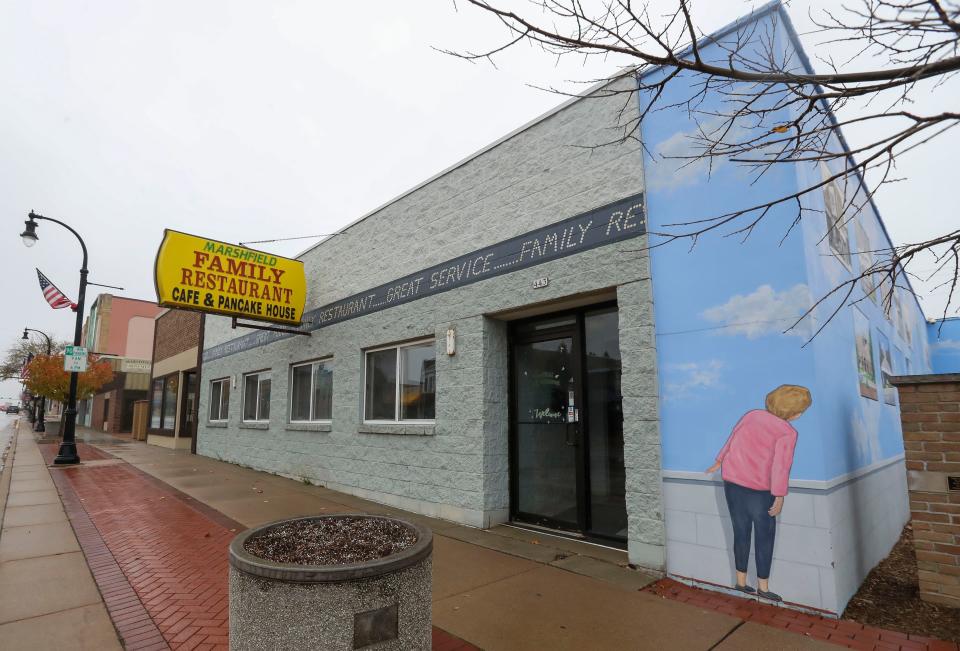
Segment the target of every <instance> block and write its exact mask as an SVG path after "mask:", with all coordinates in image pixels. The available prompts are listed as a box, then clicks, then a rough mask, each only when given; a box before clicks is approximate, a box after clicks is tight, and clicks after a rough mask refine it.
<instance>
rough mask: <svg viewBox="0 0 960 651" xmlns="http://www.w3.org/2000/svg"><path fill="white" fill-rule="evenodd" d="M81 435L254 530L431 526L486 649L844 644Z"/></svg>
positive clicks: (486, 541)
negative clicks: (369, 521)
mask: <svg viewBox="0 0 960 651" xmlns="http://www.w3.org/2000/svg"><path fill="white" fill-rule="evenodd" d="M80 438H81V439H82V440H85V441H86V442H87V443H90V444H93V445H96V446H97V447H99V448H100V449H102V450H104V451H105V452H108V453H110V454H113V455H115V456H116V457H118V458H120V459H122V460H124V461H126V462H128V463H129V464H131V465H132V466H134V467H135V468H137V469H139V470H141V471H143V472H145V473H147V474H149V475H152V476H153V477H155V478H156V479H159V480H160V481H162V482H164V483H165V484H168V485H169V486H171V487H172V488H175V489H177V490H179V491H182V492H183V493H185V494H186V495H188V496H189V497H190V498H192V499H194V500H196V501H197V502H200V503H201V504H203V505H206V506H208V507H210V508H212V509H215V510H216V511H218V512H220V513H222V514H224V515H225V516H227V517H228V518H231V519H232V520H235V521H238V522H239V523H241V524H243V525H245V526H248V527H249V526H255V525H258V524H262V523H264V522H268V521H270V520H276V519H280V518H285V517H291V516H297V515H305V514H316V513H338V512H358V511H362V512H367V513H380V514H393V515H398V516H400V517H405V518H408V519H411V520H416V521H419V522H422V523H424V524H426V525H427V526H429V527H431V528H432V529H433V531H434V534H435V556H434V624H435V625H437V626H439V627H440V628H442V629H444V630H446V631H449V632H450V633H452V634H453V635H455V636H457V637H460V638H462V639H464V640H466V641H468V642H471V643H472V644H475V645H476V646H478V647H480V648H482V649H488V650H499V649H505V650H506V649H524V650H526V649H663V648H674V649H695V650H698V649H712V648H720V649H745V648H750V649H829V648H836V647H833V646H832V645H827V644H824V643H821V642H818V641H815V640H812V639H809V638H806V637H803V636H800V635H795V634H792V633H788V632H786V631H782V630H778V629H774V628H769V627H766V626H760V625H756V624H750V623H744V622H743V621H741V620H740V619H737V618H734V617H729V616H726V615H723V614H719V613H716V612H711V611H707V610H701V609H699V608H694V607H691V606H688V605H685V604H682V603H678V602H675V601H669V600H665V599H662V598H660V597H657V596H655V595H652V594H650V593H649V592H641V591H640V590H641V588H643V587H644V586H646V585H647V584H648V583H649V582H651V581H652V580H654V579H655V578H656V577H653V576H651V575H646V574H644V573H641V572H638V571H635V570H631V569H629V568H627V567H625V565H626V555H625V554H624V553H623V552H621V551H618V550H613V549H609V548H604V547H598V546H595V545H589V544H585V543H581V542H578V541H573V540H568V539H565V538H558V537H554V536H549V535H543V534H539V533H534V532H531V531H527V530H522V529H516V528H512V527H507V526H500V527H496V528H494V529H491V530H489V531H480V530H477V529H472V528H469V527H463V526H460V525H457V524H454V523H450V522H445V521H442V520H436V519H433V518H427V517H423V516H419V515H416V514H411V513H406V512H403V511H400V510H397V509H393V508H390V507H386V506H383V505H380V504H375V503H373V502H369V501H367V500H363V499H360V498H357V497H354V496H350V495H346V494H343V493H337V492H334V491H330V490H327V489H324V488H322V487H318V486H311V485H308V484H305V483H303V482H298V481H295V480H290V479H284V478H281V477H277V476H273V475H268V474H265V473H261V472H257V471H253V470H249V469H246V468H241V467H239V466H236V465H233V464H228V463H223V462H219V461H216V460H212V459H208V458H206V457H200V456H195V455H191V454H189V453H188V452H185V451H172V450H167V449H164V448H159V447H154V446H148V445H145V444H143V443H138V442H132V441H130V440H129V439H123V438H118V437H112V436H108V435H102V434H99V433H96V432H92V431H89V430H83V431H82V432H81V433H80ZM0 590H2V588H0Z"/></svg>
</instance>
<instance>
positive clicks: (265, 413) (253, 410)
mask: <svg viewBox="0 0 960 651" xmlns="http://www.w3.org/2000/svg"><path fill="white" fill-rule="evenodd" d="M243 420H244V421H247V422H258V421H260V422H262V421H268V420H270V372H269V371H259V372H257V373H248V374H247V375H244V376H243Z"/></svg>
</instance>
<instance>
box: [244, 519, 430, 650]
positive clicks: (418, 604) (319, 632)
mask: <svg viewBox="0 0 960 651" xmlns="http://www.w3.org/2000/svg"><path fill="white" fill-rule="evenodd" d="M345 516H346V517H351V518H376V519H380V520H391V521H393V522H397V523H400V524H401V525H403V526H405V527H407V528H408V529H410V530H411V531H413V532H415V533H416V536H417V542H416V543H414V544H413V545H412V546H410V547H408V548H407V549H404V550H403V551H401V552H398V553H396V554H393V555H390V556H386V557H384V558H380V559H376V560H373V561H368V562H365V563H356V564H352V565H294V564H290V563H277V562H273V561H269V560H265V559H263V558H260V557H257V556H254V555H252V554H250V553H249V552H247V551H246V550H245V549H244V545H245V544H246V542H247V540H248V539H249V538H251V537H253V536H256V535H257V534H259V533H262V532H263V531H265V530H267V529H269V528H271V527H274V526H277V525H280V524H283V523H286V522H293V521H296V520H321V519H324V518H336V517H345ZM432 581H433V534H432V533H431V531H430V530H429V529H428V528H426V527H422V526H418V525H416V524H412V523H410V522H406V521H404V520H398V519H396V518H388V517H383V516H373V515H369V516H368V515H362V514H335V515H324V516H313V517H307V518H293V519H291V520H280V521H277V522H271V523H270V524H266V525H264V526H262V527H257V528H255V529H249V530H247V531H245V532H243V533H241V534H239V535H238V536H237V537H236V538H234V539H233V542H232V543H230V649H231V651H243V650H245V649H330V650H340V649H363V648H367V647H370V648H371V649H376V650H377V651H381V650H382V651H387V650H394V649H403V650H407V649H417V650H419V649H429V648H430V644H431V632H432V611H431V597H432Z"/></svg>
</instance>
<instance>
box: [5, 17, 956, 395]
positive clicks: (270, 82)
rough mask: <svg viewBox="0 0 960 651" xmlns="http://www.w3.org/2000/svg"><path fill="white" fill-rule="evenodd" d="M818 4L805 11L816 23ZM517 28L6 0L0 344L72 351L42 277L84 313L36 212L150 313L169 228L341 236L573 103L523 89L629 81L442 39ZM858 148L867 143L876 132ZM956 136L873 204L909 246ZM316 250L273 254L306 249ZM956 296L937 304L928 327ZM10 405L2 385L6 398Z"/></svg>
mask: <svg viewBox="0 0 960 651" xmlns="http://www.w3.org/2000/svg"><path fill="white" fill-rule="evenodd" d="M509 1H510V0H505V2H507V3H509ZM653 4H654V5H662V6H664V7H669V6H672V5H673V0H655V2H653ZM760 4H761V3H756V2H749V1H744V0H710V1H709V2H706V1H704V0H701V1H700V2H699V3H695V4H694V11H695V14H694V16H695V18H696V19H697V21H698V22H699V24H700V25H701V27H702V29H703V30H704V31H705V32H709V31H712V30H715V29H717V28H719V27H722V26H723V25H724V24H726V23H728V22H730V21H731V20H733V19H735V18H736V17H738V16H740V15H744V14H746V13H749V11H750V9H751V8H752V7H755V6H760ZM823 4H829V3H828V2H826V1H824V2H814V3H813V5H814V7H816V6H820V5H823ZM810 5H811V3H810V2H800V1H798V0H795V1H794V2H793V3H792V5H791V7H790V13H791V16H792V17H793V19H794V21H795V23H796V24H797V26H798V28H799V29H800V30H801V31H804V30H805V29H806V28H807V26H808V22H807V19H806V14H807V9H808V7H810ZM502 34H503V32H502V28H500V26H499V25H498V24H497V23H496V22H495V21H491V20H490V18H489V17H488V16H486V15H485V14H483V13H481V12H479V11H478V10H476V9H474V8H472V7H469V6H466V5H465V3H463V2H461V3H459V11H456V10H455V8H454V4H453V2H451V1H449V0H432V1H427V0H423V1H417V2H395V1H393V2H391V1H389V0H380V1H371V2H364V3H359V2H341V3H331V2H316V1H315V0H307V1H299V2H298V1H287V0H272V1H270V2H263V1H256V2H253V1H248V0H230V1H229V2H228V1H227V0H205V1H203V2H196V1H191V2H186V1H184V0H165V1H163V2H160V1H157V0H154V1H150V2H146V1H136V0H102V1H98V2H77V1H76V0H65V1H61V2H57V1H53V0H33V1H31V2H17V1H15V0H3V1H2V2H0V216H2V219H0V223H3V224H6V225H7V226H6V233H5V234H4V236H3V237H2V238H0V259H2V264H3V269H4V277H5V278H7V284H6V286H5V294H6V296H5V301H4V303H5V304H6V305H7V308H6V309H5V310H3V313H2V315H0V344H2V345H3V346H4V347H6V346H7V345H8V343H12V342H13V340H14V339H15V338H16V337H18V336H19V334H20V332H21V331H22V328H23V327H24V326H29V327H33V328H38V329H42V330H45V331H46V332H48V333H50V334H51V335H54V336H56V337H58V338H61V339H71V338H72V333H73V314H72V313H71V312H70V311H69V310H57V311H54V310H51V309H50V308H49V307H48V306H47V304H46V303H45V302H44V300H43V298H42V296H41V294H40V290H39V287H38V285H37V279H36V275H35V272H34V267H39V268H40V269H41V270H42V271H43V272H44V273H45V274H46V275H47V276H49V277H50V278H51V279H52V280H53V281H54V282H55V283H56V284H57V285H58V286H59V287H60V288H61V289H62V290H63V291H64V292H65V293H67V294H68V295H69V296H70V297H71V298H73V299H76V291H77V290H76V287H77V281H78V275H77V270H78V269H79V266H80V251H79V247H78V246H77V244H76V242H75V240H74V239H73V237H72V236H71V235H70V234H69V233H68V232H66V231H64V230H63V229H60V228H59V227H55V226H54V225H52V224H42V225H41V227H40V229H39V236H40V242H39V243H38V244H37V245H36V246H35V247H33V248H32V249H26V248H25V247H23V246H22V244H21V243H20V240H19V238H18V237H17V235H18V234H19V233H20V231H21V230H22V228H23V224H22V221H23V219H25V217H26V214H27V212H28V211H30V210H31V209H33V210H36V211H37V212H39V213H42V214H46V215H49V216H51V217H57V218H59V219H62V220H64V221H67V222H68V223H70V224H71V225H72V226H74V228H76V229H77V230H78V231H79V232H80V233H81V234H82V235H83V237H84V239H85V240H86V242H87V246H88V248H89V251H90V263H89V267H90V280H91V281H94V282H101V283H106V284H110V285H121V286H123V287H125V288H126V289H125V291H124V292H117V293H120V294H122V295H125V296H131V297H135V298H144V299H149V300H155V294H154V289H153V279H152V271H153V269H152V264H153V258H154V254H155V252H156V248H157V246H158V244H159V242H160V239H161V237H162V232H163V229H164V228H165V227H168V228H174V229H180V230H184V231H188V232H194V233H198V234H202V235H206V236H210V237H214V238H219V239H223V240H226V241H233V242H239V241H250V240H260V239H267V238H280V237H292V236H299V235H307V234H315V233H329V232H333V231H335V230H336V229H337V228H338V227H340V226H343V225H345V224H347V223H349V222H351V221H353V220H355V219H356V218H358V217H360V216H361V215H363V214H365V213H367V212H369V211H370V210H371V209H373V208H376V207H377V206H379V205H380V204H382V203H384V202H386V201H388V200H390V199H391V198H393V197H395V196H396V195H398V194H400V193H402V192H403V191H404V190H406V189H408V188H410V187H411V186H413V185H415V184H417V183H419V182H420V181H422V180H424V179H426V178H428V177H430V176H432V175H433V174H435V173H436V172H438V171H440V170H441V169H443V168H445V167H447V166H449V165H450V164H452V163H455V162H456V161H458V160H459V159H461V158H463V157H464V156H467V155H469V154H470V153H472V152H473V151H475V150H477V149H479V148H481V147H483V146H484V145H486V144H488V143H489V142H491V141H493V140H495V139H497V138H499V137H500V136H502V135H504V134H505V133H507V132H509V131H511V130H512V129H514V128H516V127H517V126H519V125H521V124H523V123H525V122H527V121H528V120H530V119H532V118H534V117H536V116H537V115H539V114H541V113H543V112H544V111H546V110H548V109H549V108H551V107H552V106H554V105H556V104H558V103H560V101H561V99H560V98H558V97H557V96H556V95H552V94H549V93H546V92H543V91H540V90H536V89H534V88H531V87H530V84H538V85H549V84H563V83H564V81H565V80H568V79H584V78H596V77H600V76H603V75H605V74H609V73H610V72H612V71H614V70H615V63H613V62H608V63H607V64H606V65H605V64H603V63H602V62H600V61H597V62H596V63H595V64H593V65H592V66H591V67H590V68H589V69H586V70H584V69H583V68H582V67H580V66H579V62H574V61H573V60H570V61H568V62H567V63H566V64H564V65H561V66H560V67H557V66H556V65H555V61H553V60H552V59H550V58H549V57H547V56H546V55H544V54H543V53H542V52H540V51H538V50H535V49H532V48H528V47H522V48H519V49H516V50H515V51H513V52H511V53H510V54H508V55H506V56H503V57H501V58H500V59H498V64H499V69H494V68H492V67H491V66H489V65H485V64H477V65H471V64H469V63H466V62H464V61H461V60H458V59H454V58H452V57H450V56H447V55H444V54H441V53H439V52H437V51H435V50H434V49H432V47H431V46H434V47H439V48H451V49H457V48H467V49H469V48H473V49H479V48H482V47H483V46H484V45H487V46H489V45H491V44H494V43H496V42H498V40H499V39H500V37H501V36H502ZM817 40H818V39H817V38H816V37H810V38H805V44H806V45H807V47H808V49H812V46H813V45H814V44H816V42H817ZM816 51H817V52H818V53H831V52H832V51H831V50H830V49H829V48H825V47H824V46H819V47H818V48H817V50H816ZM566 87H567V88H572V87H571V86H569V85H567V86H566ZM947 93H952V95H947V94H946V93H941V95H942V96H941V97H940V98H939V102H940V103H942V102H943V101H944V97H946V98H947V100H949V103H951V104H952V105H953V106H954V107H955V106H956V105H957V102H958V100H960V93H958V92H957V90H956V84H954V86H953V88H952V89H948V91H947ZM925 101H926V100H922V101H921V102H920V103H919V104H918V106H915V107H914V108H915V110H918V111H919V110H922V109H924V108H928V107H927V106H926V105H925V104H924V102H925ZM847 135H848V137H849V138H850V140H851V141H852V143H851V144H853V145H854V146H856V144H857V142H858V138H861V137H863V136H864V134H856V133H848V134H847ZM950 138H952V139H950ZM950 138H948V139H944V140H941V141H940V142H939V143H934V144H932V145H930V146H928V147H925V148H923V149H922V150H920V151H918V152H916V153H913V154H911V155H910V156H909V157H906V158H904V159H903V161H902V162H901V165H900V169H899V172H900V174H901V175H902V176H906V177H909V181H908V182H907V183H904V184H900V185H897V186H894V188H893V189H891V190H889V191H886V192H883V193H882V194H881V195H880V196H879V198H878V204H879V208H880V211H881V213H882V214H883V216H884V218H885V221H886V224H887V227H888V229H889V230H890V232H891V235H892V236H893V238H894V239H895V240H897V241H899V242H907V241H915V240H918V239H921V238H924V237H927V236H929V235H931V234H934V233H937V232H943V231H944V230H945V229H946V225H947V224H950V223H955V216H954V211H955V208H954V202H953V200H951V199H950V198H949V197H948V190H947V188H952V186H953V185H955V178H956V169H955V167H954V166H953V164H952V163H949V164H948V163H946V161H949V160H952V159H953V158H954V156H953V151H952V150H955V149H956V146H957V140H956V136H951V137H950ZM951 194H953V193H951ZM310 243H311V242H310V241H299V242H293V243H287V244H285V245H268V244H265V245H260V246H261V248H264V249H267V250H270V251H273V252H275V253H279V254H284V255H293V254H295V253H297V252H299V251H301V250H303V249H304V248H306V246H308V245H309V244H310ZM90 289H91V291H90V294H91V295H90V296H89V298H88V304H89V300H91V299H92V298H93V296H95V295H96V293H97V292H98V291H99V290H97V288H90ZM920 289H921V288H920V287H918V290H920ZM921 293H923V292H921ZM941 300H942V299H938V298H937V297H934V298H933V299H926V300H924V302H923V305H924V309H925V310H926V312H927V314H928V315H936V314H937V310H938V309H940V310H942V302H938V301H941ZM5 338H6V339H5ZM8 339H9V342H8V343H4V342H7V340H8ZM17 391H18V385H17V383H12V382H6V383H3V384H0V401H3V400H4V399H7V398H9V397H12V396H14V395H15V394H16V393H17Z"/></svg>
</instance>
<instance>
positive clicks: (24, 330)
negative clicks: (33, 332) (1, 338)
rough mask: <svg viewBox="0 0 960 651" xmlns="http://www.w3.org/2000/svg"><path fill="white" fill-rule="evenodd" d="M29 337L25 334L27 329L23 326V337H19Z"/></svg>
mask: <svg viewBox="0 0 960 651" xmlns="http://www.w3.org/2000/svg"><path fill="white" fill-rule="evenodd" d="M29 338H30V337H28V336H27V329H26V328H24V329H23V337H21V339H29Z"/></svg>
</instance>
